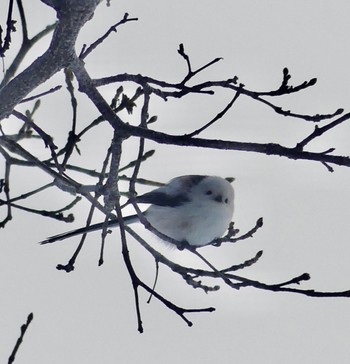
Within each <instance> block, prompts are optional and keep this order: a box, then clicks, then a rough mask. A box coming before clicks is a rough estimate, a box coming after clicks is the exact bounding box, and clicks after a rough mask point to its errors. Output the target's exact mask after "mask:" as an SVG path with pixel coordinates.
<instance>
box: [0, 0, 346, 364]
mask: <svg viewBox="0 0 350 364" xmlns="http://www.w3.org/2000/svg"><path fill="white" fill-rule="evenodd" d="M24 6H25V7H26V8H27V9H28V11H29V12H28V24H29V29H30V32H31V34H35V32H37V31H39V30H40V29H42V28H43V27H44V26H46V25H47V24H48V23H51V22H52V21H53V20H54V13H53V11H51V10H50V9H48V8H47V7H46V6H45V5H43V4H41V2H39V1H37V2H35V3H31V4H30V6H29V4H26V2H24ZM29 8H31V9H29ZM349 11H350V5H349V2H348V1H345V0H344V1H337V2H332V3H331V2H329V1H316V0H310V1H307V2H305V1H299V0H294V1H277V0H276V1H272V0H265V1H235V0H231V1H223V0H220V1H216V2H213V1H206V0H204V1H201V2H200V3H199V2H198V1H192V0H186V1H176V2H170V1H160V0H154V1H147V2H142V1H132V0H130V1H112V4H111V7H109V8H107V7H106V6H105V4H101V5H100V6H99V7H98V10H97V11H96V14H95V16H94V18H93V19H92V20H91V21H90V22H88V23H87V24H86V26H85V27H84V29H83V31H82V32H81V36H80V38H79V41H78V47H81V45H82V44H83V43H87V44H90V43H91V42H92V41H94V40H95V39H96V38H97V36H99V35H101V34H102V33H103V32H104V31H105V30H106V29H107V28H108V27H109V26H110V25H112V24H113V23H116V22H117V21H118V20H120V19H121V18H122V16H123V14H124V12H128V13H129V14H130V16H132V17H134V16H136V17H138V18H139V21H138V22H135V23H129V24H127V25H125V26H123V27H121V28H119V31H118V33H117V34H116V35H113V36H111V37H110V38H109V39H108V40H107V41H106V42H105V43H104V44H103V45H102V46H101V47H100V48H98V49H97V51H96V52H95V53H93V54H92V55H91V56H89V57H88V59H87V60H86V65H87V68H88V70H89V71H90V73H91V75H92V77H94V78H98V77H103V76H107V75H113V74H118V73H124V72H129V73H141V74H143V75H148V76H151V77H154V78H157V79H164V80H169V81H174V82H176V81H179V80H181V79H182V77H183V76H184V74H185V72H186V67H185V62H183V60H182V59H181V57H180V56H179V55H178V54H177V48H178V45H179V44H180V43H184V45H185V50H186V51H187V53H188V54H189V55H190V56H191V59H192V64H193V67H194V68H196V67H199V66H202V65H203V64H205V63H206V62H208V61H210V60H212V59H214V58H216V57H223V58H224V59H223V60H222V61H221V62H219V63H217V64H216V65H214V66H213V67H211V68H210V69H208V70H207V71H206V72H203V74H202V75H200V76H199V77H198V78H197V79H196V81H197V80H205V79H212V80H223V79H227V78H232V77H233V76H238V77H239V81H240V82H242V83H244V84H245V85H246V87H247V88H249V89H252V90H258V91H260V90H267V91H268V90H271V89H274V88H276V87H278V86H279V84H280V81H281V79H282V69H283V68H284V67H288V68H289V70H290V73H291V75H292V80H291V83H292V84H298V83H300V82H302V81H304V80H308V79H310V78H313V77H317V78H318V83H317V84H316V86H314V87H312V88H310V89H308V90H306V91H303V92H300V93H297V94H295V95H290V96H285V97H280V98H278V99H275V100H273V101H274V102H275V103H278V104H279V105H281V106H283V107H284V108H287V109H290V110H292V111H294V112H299V113H310V114H315V113H331V112H334V111H335V110H336V109H338V108H339V107H344V108H345V110H346V111H349V109H350V107H349V94H350V73H349V61H350V47H349V42H348V39H349V34H350V22H349V21H348V14H349ZM2 13H5V12H2ZM3 17H4V14H2V15H1V24H4V19H3ZM16 37H20V33H18V34H17V35H16V36H15V37H14V39H16ZM48 39H49V38H47V39H46V40H44V41H42V42H41V43H40V44H38V45H37V46H36V47H35V48H34V49H33V51H32V52H31V55H30V57H29V60H28V63H27V64H23V68H24V67H26V66H27V65H28V64H30V62H31V61H32V60H33V59H35V58H36V57H38V56H39V55H40V54H41V53H42V52H43V51H44V50H45V49H46V47H47V44H48V43H47V42H48ZM78 49H79V50H80V48H78ZM6 62H8V61H7V59H6V58H5V66H6V65H7V64H6ZM63 80H64V78H63V76H62V74H60V75H56V76H55V77H54V78H53V79H52V80H49V81H48V82H47V84H46V85H43V86H41V87H40V89H38V90H35V93H37V92H39V91H43V90H47V89H48V87H51V86H52V85H56V84H58V83H59V84H64V83H63ZM127 87H128V86H126V87H125V89H126V90H127ZM129 87H130V90H131V89H132V86H129ZM114 88H115V87H114V86H113V85H112V86H110V87H105V88H104V89H102V90H101V92H103V94H104V95H106V96H107V97H108V96H110V95H111V94H112V93H113V92H114ZM130 92H131V91H130ZM231 97H232V95H230V94H228V93H225V92H217V93H216V94H215V95H214V96H203V95H202V96H191V97H189V98H188V99H184V100H180V101H172V100H171V101H169V102H167V103H164V102H162V101H161V100H157V99H154V102H153V104H152V108H151V110H152V112H153V113H154V114H156V115H158V122H157V124H153V125H154V128H156V129H157V130H162V131H166V132H169V133H173V134H183V133H185V132H189V131H191V130H194V129H196V128H198V127H199V126H201V125H202V124H203V123H205V122H207V121H208V120H210V119H211V118H212V117H213V116H214V115H216V114H217V112H218V111H220V110H221V109H222V108H223V107H224V106H225V105H226V103H227V102H228V101H229V100H230V99H231ZM42 101H43V102H42V106H41V108H40V110H39V111H38V113H37V118H38V120H40V121H41V125H42V126H43V127H45V128H47V130H48V132H51V133H54V135H55V142H56V143H57V144H59V145H61V144H62V143H64V141H65V139H64V138H65V133H66V132H67V131H68V130H69V127H70V123H71V109H70V107H69V97H68V95H67V93H66V92H65V91H64V90H62V91H61V92H60V94H59V96H57V95H51V96H49V97H47V98H44V99H43V100H42ZM24 109H25V108H24V107H23V108H22V109H21V110H24ZM96 115H97V112H96V110H95V109H94V108H93V106H92V105H91V104H90V103H87V102H86V99H85V98H84V97H81V104H80V107H79V110H78V117H79V127H80V128H83V127H84V125H85V124H87V123H89V122H90V121H91V120H93V118H94V117H96ZM132 118H133V117H130V122H132V120H133V119H132ZM18 125H19V124H18V123H17V122H14V121H11V122H6V123H5V124H4V128H6V130H16V127H17V126H18ZM11 128H13V129H11ZM313 128H314V125H313V124H311V123H308V122H306V121H302V120H298V119H293V118H285V117H281V116H278V115H276V114H274V113H273V112H272V111H271V110H270V109H268V108H266V107H265V106H263V105H260V104H257V103H254V102H252V100H250V99H248V98H243V97H241V98H240V99H239V100H238V102H237V104H236V105H235V107H234V108H233V109H232V110H231V111H230V112H229V113H228V114H227V115H226V116H225V118H224V119H222V120H220V121H219V122H218V123H217V124H216V125H214V126H213V127H212V128H210V129H209V130H207V131H206V132H205V133H203V137H208V138H222V139H232V140H239V141H255V142H277V143H281V144H284V145H287V146H293V145H295V143H296V142H298V141H300V140H301V139H302V138H303V137H305V136H307V135H308V134H309V133H310V132H311V131H312V130H313ZM99 133H100V134H99ZM349 135H350V126H349V125H348V124H344V125H342V126H340V127H339V128H338V129H335V130H333V131H332V132H330V133H328V134H326V135H325V136H323V137H322V139H320V140H317V141H315V142H313V143H312V144H310V146H309V149H310V150H312V151H324V150H327V149H328V148H330V147H336V153H337V154H344V155H349V151H350V148H349ZM89 138H90V139H89ZM110 138H111V130H110V128H109V127H108V126H105V127H102V128H101V130H99V131H98V132H96V133H93V134H91V135H89V136H88V143H84V144H83V145H82V157H79V156H76V157H75V158H74V161H75V162H76V163H82V164H83V165H85V166H87V167H90V168H99V167H100V166H101V163H102V161H103V158H104V154H103V152H104V150H105V148H106V145H108V143H109V142H110ZM30 143H32V144H33V145H32V146H31V147H32V148H33V149H32V150H33V151H34V152H35V153H37V154H38V155H41V156H42V157H44V156H45V154H44V153H46V152H45V151H44V152H43V148H42V146H41V145H39V144H36V143H34V142H30ZM135 145H136V144H135V143H134V142H132V141H128V142H127V146H126V150H125V152H126V153H125V155H124V158H125V160H124V162H125V163H126V162H127V161H129V160H130V159H132V158H133V157H134V156H135V153H136V152H135V149H134V147H135ZM154 147H155V144H154V143H151V142H148V143H147V148H146V149H151V148H154ZM0 168H1V169H2V171H3V168H4V165H3V164H1V167H0ZM24 172H25V173H26V174H25V175H23V173H24ZM189 173H191V174H197V173H200V174H213V175H221V176H234V177H236V181H235V182H234V187H235V190H236V204H235V217H234V220H235V222H236V227H237V228H239V229H240V230H241V231H242V232H244V231H246V230H248V229H250V228H251V227H252V226H254V224H255V221H256V220H257V219H258V218H259V217H261V216H262V217H263V218H264V222H265V225H264V227H263V228H262V229H261V230H259V232H258V233H256V235H255V237H254V238H253V239H249V240H246V241H244V242H242V243H240V244H238V245H236V246H222V247H220V248H213V247H207V248H203V249H202V250H201V252H202V253H203V255H205V256H206V257H207V258H209V259H210V260H211V261H212V263H213V264H214V265H216V266H217V267H224V266H229V265H232V264H235V263H240V262H242V261H243V260H245V259H248V258H251V257H252V256H254V255H255V253H256V252H257V251H258V250H263V251H264V255H263V257H262V259H261V260H260V262H259V263H258V264H256V265H254V266H252V267H251V268H248V269H246V270H245V271H243V272H240V274H241V275H243V276H246V277H248V278H253V279H257V280H260V281H263V282H266V283H274V282H281V281H284V280H288V279H290V278H292V277H295V276H298V275H299V274H301V273H304V272H308V273H310V274H311V280H310V281H309V282H305V283H304V284H303V285H302V288H313V289H316V290H325V291H338V290H339V291H340V290H346V289H349V288H350V279H349V276H350V267H349V258H350V247H349V235H350V224H349V199H350V198H349V196H350V184H349V173H350V171H349V170H347V169H346V168H340V167H336V166H335V171H334V173H329V172H328V171H327V169H326V168H325V167H324V166H322V165H321V164H320V163H316V162H307V161H292V160H288V159H283V158H278V157H268V156H263V155H261V156H259V155H255V154H252V153H243V152H234V151H228V152H224V151H215V150H209V151H203V150H201V149H190V148H187V149H180V148H178V147H172V146H159V147H158V146H157V153H156V155H155V157H154V158H153V159H151V160H150V161H148V162H147V163H145V164H144V166H143V167H142V170H141V176H142V177H144V178H150V179H155V180H160V181H163V182H167V181H168V180H169V179H171V178H172V177H174V176H177V175H182V174H189ZM1 174H2V175H3V172H1ZM13 174H14V175H17V176H18V178H20V180H21V181H23V180H25V185H24V184H23V183H21V184H18V185H13V186H12V193H13V195H17V194H20V193H23V192H26V191H28V190H30V189H31V188H33V187H35V186H37V184H38V183H47V182H49V179H48V177H47V176H45V175H43V174H41V173H35V174H33V173H32V172H31V171H30V170H27V171H23V170H14V171H13ZM75 176H77V175H75ZM79 178H81V176H79ZM38 181H39V182H38ZM82 181H83V182H84V183H89V182H91V181H89V179H87V178H85V179H83V180H82ZM142 190H143V189H142V188H140V192H141V191H142ZM71 199H72V197H71V196H67V195H65V194H63V193H60V192H59V191H54V190H52V191H49V192H47V193H45V194H43V195H42V198H41V201H40V202H39V201H35V199H33V200H32V201H31V206H33V207H37V208H39V207H40V208H42V205H43V204H44V207H46V208H51V209H53V208H57V209H58V208H60V207H62V206H63V205H64V204H65V203H68V202H69V201H71ZM43 201H44V202H43ZM28 204H29V201H28ZM87 207H88V205H87V204H85V203H82V204H80V205H79V206H78V207H77V208H75V209H74V213H75V216H76V221H75V222H74V226H73V225H72V224H70V225H65V224H63V223H59V222H56V221H51V220H48V219H44V218H40V217H36V216H31V215H29V214H27V213H23V212H21V211H14V218H13V221H12V222H11V223H9V224H8V226H7V227H6V229H5V230H3V231H2V232H1V254H0V287H1V292H2V294H1V301H0V342H1V345H0V358H5V360H7V358H8V356H9V354H10V352H11V350H12V348H13V345H14V343H15V340H16V339H17V337H18V335H19V328H20V325H21V324H22V323H24V321H25V319H26V317H27V315H28V313H29V312H31V311H32V312H33V313H34V321H33V323H32V325H31V326H30V328H29V331H28V332H27V334H26V337H25V340H24V343H23V345H22V346H21V349H20V352H19V353H18V357H17V359H16V364H21V363H50V364H55V363H62V362H64V363H67V364H68V363H69V364H70V363H72V364H73V363H84V364H95V363H104V364H112V363H116V362H119V363H139V362H145V363H151V362H153V363H168V364H175V363H179V362H182V363H203V364H206V363H208V364H209V363H235V362H237V363H287V364H292V363H316V362H317V363H319V364H323V363H324V364H325V363H331V362H333V363H348V362H349V360H350V348H349V342H348V338H349V334H350V314H349V309H350V301H349V299H345V298H335V299H327V298H323V299H317V298H310V297H303V296H300V295H295V294H287V293H285V294H283V293H272V292H264V291H259V290H256V289H253V288H247V289H241V290H239V291H234V290H232V289H229V288H226V287H225V285H224V284H220V285H221V289H220V291H219V292H216V293H211V294H208V295H206V294H205V293H203V292H202V291H199V290H193V289H191V288H190V287H188V286H187V285H186V283H184V282H183V281H182V280H181V279H180V278H178V277H177V276H174V274H172V272H170V271H169V270H168V269H166V268H164V267H161V270H160V278H159V282H158V290H159V292H160V293H162V294H163V295H164V296H166V297H167V298H168V299H171V300H172V301H173V302H175V303H176V304H178V305H180V306H181V305H182V306H184V307H189V308H191V307H192V308H196V307H207V306H214V307H216V311H215V312H214V313H208V314H206V313H201V314H193V315H188V318H189V319H190V320H191V321H193V323H194V325H193V327H191V328H188V327H187V325H186V324H185V323H184V322H183V321H182V320H181V319H180V318H178V317H177V316H176V315H175V314H173V313H172V312H170V311H169V310H167V309H166V308H165V307H164V306H162V305H161V304H160V303H158V302H157V301H156V300H153V302H151V304H149V305H148V304H146V300H147V298H148V296H147V295H146V294H145V293H144V292H142V291H140V293H141V294H140V297H141V310H142V317H143V324H144V329H145V332H144V334H142V335H140V334H139V333H138V332H137V326H136V325H137V322H136V315H135V307H134V300H133V292H132V287H131V285H130V279H129V277H128V274H127V272H126V269H125V267H124V265H123V261H122V257H121V252H120V244H119V236H118V234H117V233H114V234H113V235H111V237H110V238H109V244H108V245H107V247H106V254H105V264H104V265H103V266H102V267H97V263H98V254H99V244H98V243H97V240H98V234H95V235H91V236H90V237H89V239H88V243H87V244H86V246H85V248H84V250H83V252H82V254H81V256H80V259H79V261H78V263H77V265H76V270H75V271H74V272H72V273H70V274H66V273H63V272H60V271H57V270H56V269H55V266H56V265H57V264H58V263H63V264H64V263H66V262H67V261H68V259H69V258H70V256H71V254H72V252H73V251H74V249H75V247H76V243H77V239H71V240H68V241H65V242H62V243H60V244H55V245H50V246H40V245H38V244H36V242H38V241H40V240H42V239H44V238H45V237H46V236H48V235H52V234H56V233H58V232H61V231H65V230H69V229H71V228H73V227H77V226H80V225H83V224H84V221H85V218H86V213H87V212H86V211H87ZM72 226H73V227H72ZM135 229H136V230H137V231H138V232H140V233H141V232H143V229H142V227H135ZM147 236H149V237H150V239H152V237H151V235H147ZM154 244H155V245H156V246H158V247H159V248H160V249H162V251H164V253H165V254H167V255H168V256H169V257H171V258H172V259H175V260H176V261H178V262H181V263H182V264H188V265H192V266H196V267H197V266H201V263H200V262H198V261H196V260H195V259H194V258H193V257H191V256H190V255H189V254H186V253H185V252H178V251H176V250H171V249H169V248H164V247H162V246H161V244H160V243H159V242H158V241H155V242H154ZM130 250H131V254H132V258H133V260H134V264H135V268H136V270H137V272H138V273H139V274H140V275H141V276H142V277H144V279H145V280H146V281H147V282H148V283H149V284H151V283H152V280H153V278H154V262H153V261H152V259H150V257H148V256H147V254H145V252H144V251H143V250H142V249H141V248H140V247H139V246H138V245H137V243H136V242H133V241H130ZM1 361H4V359H1Z"/></svg>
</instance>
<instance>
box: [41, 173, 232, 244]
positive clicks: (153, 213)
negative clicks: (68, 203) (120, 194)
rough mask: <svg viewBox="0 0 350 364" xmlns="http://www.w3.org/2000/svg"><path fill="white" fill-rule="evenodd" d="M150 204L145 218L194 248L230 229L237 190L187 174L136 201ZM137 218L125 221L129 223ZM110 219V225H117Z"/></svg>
mask: <svg viewBox="0 0 350 364" xmlns="http://www.w3.org/2000/svg"><path fill="white" fill-rule="evenodd" d="M136 202H137V203H146V204H150V207H149V208H148V209H147V210H146V211H145V213H144V216H145V217H146V218H147V220H148V221H149V222H150V224H151V225H152V226H153V227H154V228H156V229H157V230H158V231H159V232H161V233H162V234H164V235H167V236H169V237H170V238H172V239H175V240H177V241H179V242H185V243H188V244H189V245H191V246H194V247H200V246H204V245H207V244H209V243H210V242H211V241H213V240H214V239H216V238H219V237H221V236H222V235H223V234H224V233H225V231H226V230H227V228H228V226H229V223H230V221H231V219H232V215H233V202H234V190H233V188H232V186H231V184H230V183H229V182H228V181H227V180H225V179H224V178H221V177H217V176H199V175H188V176H180V177H176V178H174V179H172V180H171V181H170V182H169V183H168V184H166V185H164V186H162V187H159V188H157V189H155V190H153V191H151V192H148V193H146V194H144V195H141V196H138V197H137V198H136ZM137 220H138V217H137V215H132V216H128V217H126V218H125V223H127V224H129V223H132V222H135V221H137ZM117 224H118V223H117V221H116V220H111V221H110V222H109V226H115V225H117ZM101 228H102V223H100V224H94V225H91V226H89V227H87V228H80V229H76V230H73V231H69V232H67V233H63V234H60V235H55V236H52V237H50V238H48V239H47V240H44V241H43V242H42V244H47V243H52V242H55V241H57V240H63V239H66V238H68V237H70V236H74V235H78V234H82V233H84V232H89V231H94V230H99V229H101Z"/></svg>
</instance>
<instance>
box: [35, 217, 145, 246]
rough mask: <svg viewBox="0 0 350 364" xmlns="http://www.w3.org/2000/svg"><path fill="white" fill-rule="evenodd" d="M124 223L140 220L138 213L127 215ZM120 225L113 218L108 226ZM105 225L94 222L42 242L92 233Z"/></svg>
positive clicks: (49, 242) (52, 241)
mask: <svg viewBox="0 0 350 364" xmlns="http://www.w3.org/2000/svg"><path fill="white" fill-rule="evenodd" d="M123 220H124V223H125V224H131V223H133V222H135V221H138V216H137V215H130V216H126V217H124V218H123ZM117 225H118V220H117V219H113V220H109V221H108V227H112V226H117ZM102 227H103V223H102V222H99V223H97V224H92V225H89V226H85V227H82V228H79V229H75V230H71V231H67V232H65V233H61V234H57V235H53V236H50V237H48V238H47V239H45V240H43V241H41V242H40V244H42V245H43V244H51V243H54V242H56V241H59V240H64V239H68V238H70V237H72V236H75V235H80V234H84V233H90V232H91V231H96V230H101V229H102Z"/></svg>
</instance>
